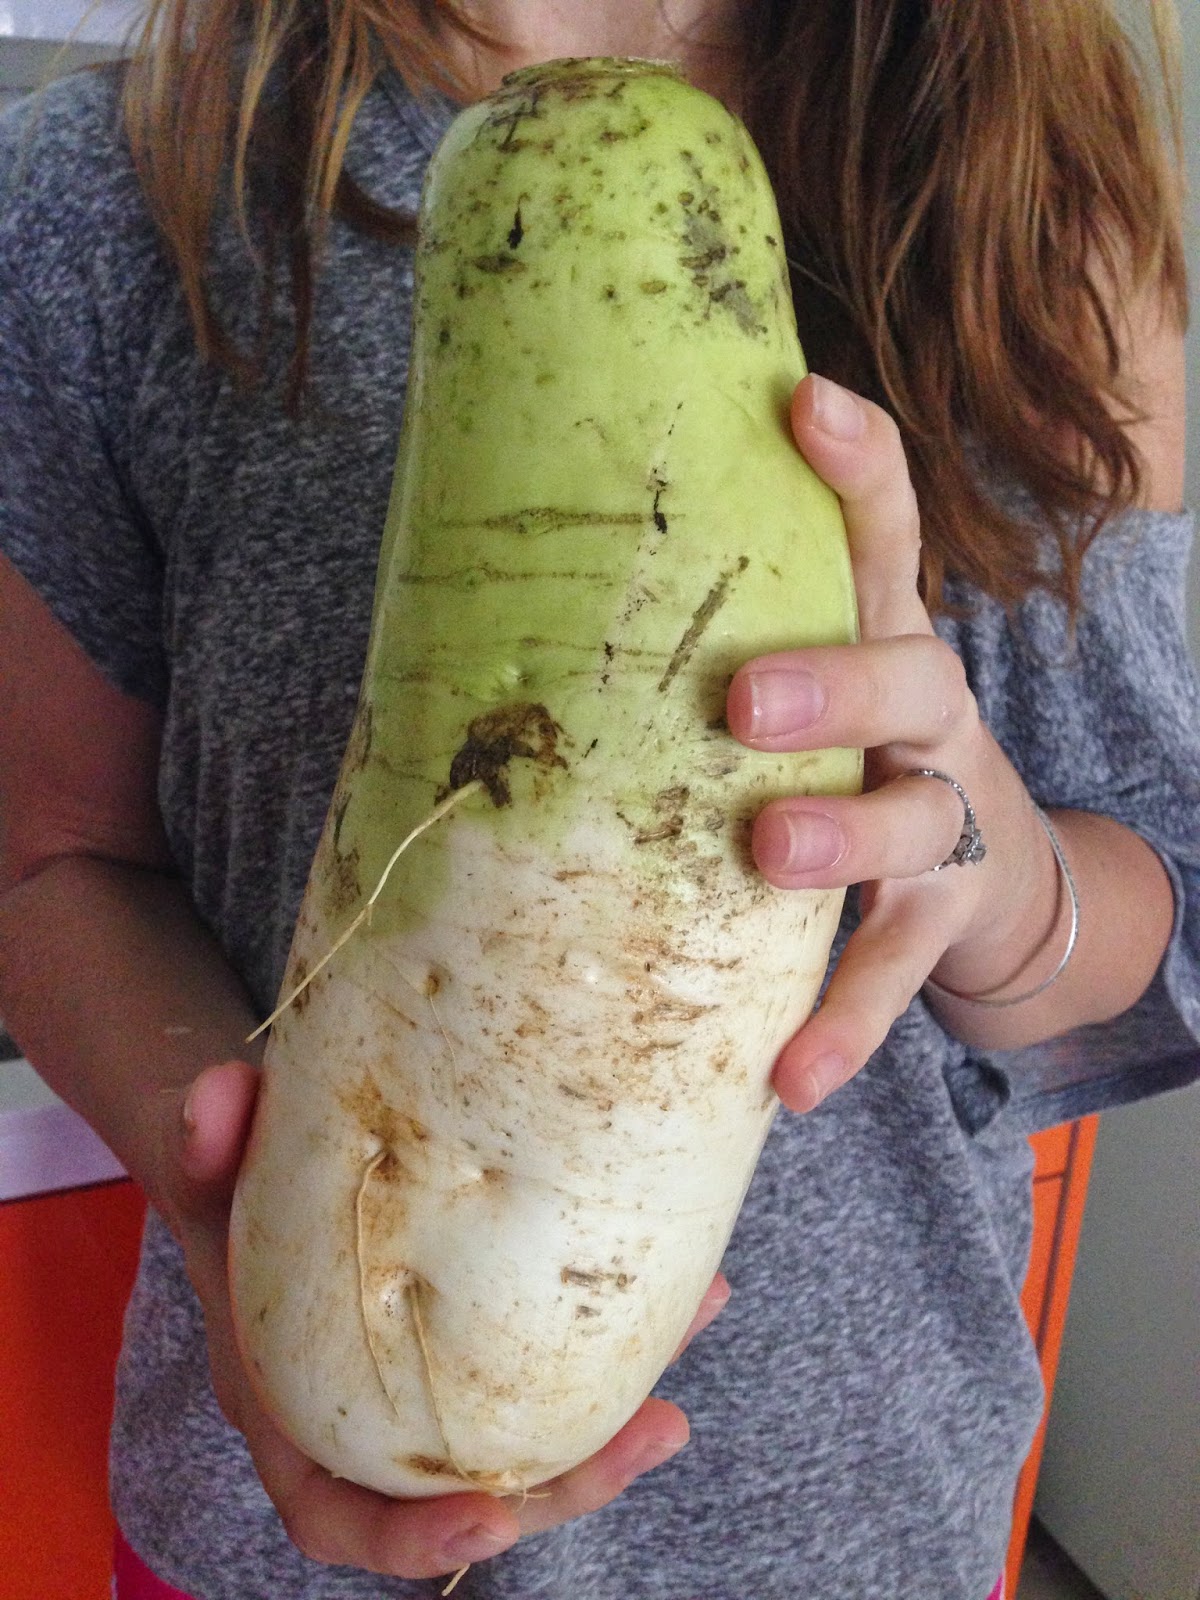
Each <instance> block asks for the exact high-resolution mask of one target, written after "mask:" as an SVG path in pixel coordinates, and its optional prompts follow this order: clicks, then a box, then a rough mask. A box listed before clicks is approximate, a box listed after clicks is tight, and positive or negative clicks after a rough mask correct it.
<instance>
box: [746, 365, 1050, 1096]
mask: <svg viewBox="0 0 1200 1600" xmlns="http://www.w3.org/2000/svg"><path fill="white" fill-rule="evenodd" d="M792 425H793V431H794V433H795V437H796V442H797V444H798V445H799V447H800V449H801V451H802V452H803V454H804V455H805V457H806V458H807V460H808V461H809V463H810V464H811V465H812V467H813V468H814V469H815V470H816V471H817V472H818V473H819V474H820V476H821V477H822V478H824V479H825V480H826V482H828V483H829V484H830V485H831V486H832V487H833V488H834V489H835V490H836V491H837V493H838V495H839V496H840V497H841V500H842V506H843V510H844V514H845V518H846V528H847V533H848V536H849V542H850V555H851V560H852V563H853V568H854V577H855V585H856V588H857V592H858V601H859V615H860V625H861V642H860V643H858V644H855V645H849V646H842V647H829V648H820V649H806V650H796V651H790V652H785V653H782V654H779V655H772V656H763V657H760V658H758V659H756V660H754V661H750V662H748V663H747V664H746V665H745V666H743V667H742V668H741V669H740V670H739V671H738V673H737V674H736V675H735V677H734V679H733V682H732V685H731V687H730V691H729V697H728V720H729V727H730V730H731V732H732V733H733V734H734V736H735V737H736V738H738V739H739V740H741V742H742V743H744V744H747V745H749V746H751V747H752V748H755V749H758V750H817V749H822V748H829V747H832V746H837V745H848V746H861V747H863V748H865V749H866V751H867V760H866V784H865V789H864V793H863V794H862V795H861V796H855V797H825V796H798V797H796V798H791V799H786V800H778V801H775V802H773V803H771V804H770V805H768V806H766V807H765V808H764V810H763V811H762V813H761V814H760V816H759V817H758V818H757V820H756V823H755V827H754V833H753V851H754V858H755V861H756V863H757V865H758V867H759V869H760V870H761V871H762V873H763V874H764V876H765V877H766V878H767V879H768V880H769V881H770V882H771V883H773V884H775V885H776V886H778V887H780V888H785V889H786V888H825V887H830V886H834V885H839V886H840V885H850V884H855V883H858V884H862V886H863V887H862V891H861V909H862V921H861V924H860V926H859V927H858V929H857V930H856V931H855V933H854V935H853V937H852V938H851V940H850V941H849V943H848V945H847V947H846V949H845V951H844V953H843V955H842V957H841V960H840V961H839V963H838V966H837V970H836V971H835V973H834V975H833V977H832V979H831V981H830V984H829V987H828V989H827V992H826V995H825V998H824V1000H823V1002H822V1004H821V1007H820V1009H819V1010H818V1011H817V1012H816V1013H815V1014H814V1016H813V1017H812V1018H811V1019H810V1021H809V1022H808V1023H807V1024H806V1026H805V1027H804V1028H803V1029H802V1030H801V1031H800V1032H799V1033H798V1034H797V1035H796V1036H795V1038H794V1039H793V1040H792V1041H791V1042H790V1043H789V1044H788V1045H787V1046H786V1047H785V1049H784V1051H783V1052H782V1055H781V1056H780V1059H779V1062H778V1064H777V1067H776V1071H775V1086H776V1089H777V1090H778V1093H779V1095H780V1098H781V1099H782V1100H783V1102H784V1103H785V1104H786V1105H788V1106H790V1107H792V1108H793V1109H795V1110H808V1109H811V1107H813V1106H815V1105H816V1104H817V1103H818V1102H819V1101H820V1100H821V1099H823V1098H824V1096H825V1095H827V1094H828V1093H829V1092H830V1091H831V1090H832V1089H834V1088H836V1087H837V1086H838V1085H839V1084H842V1083H844V1082H845V1081H846V1080H847V1079H848V1078H849V1077H851V1076H852V1075H853V1074H854V1073H855V1072H857V1071H858V1069H859V1068H860V1067H861V1066H863V1064H864V1063H865V1062H866V1060H867V1058H868V1057H869V1056H870V1055H871V1053H872V1052H873V1051H874V1050H875V1049H877V1048H878V1046H879V1045H880V1044H882V1042H883V1040H884V1037H885V1036H886V1034H887V1032H888V1030H889V1028H890V1027H891V1025H892V1023H893V1022H894V1021H895V1019H896V1018H897V1017H898V1016H900V1015H901V1013H902V1012H903V1011H904V1010H905V1008H906V1007H907V1006H908V1004H909V1002H910V1001H911V1000H912V998H913V996H914V995H915V994H916V993H917V991H918V990H919V989H920V988H921V986H922V985H923V984H924V983H925V982H926V980H927V979H928V978H929V977H930V976H931V975H933V976H934V978H935V980H936V981H937V982H938V983H940V984H943V985H945V986H947V987H948V988H950V989H952V990H954V991H956V992H958V993H959V994H966V995H971V996H977V995H980V994H983V993H987V994H989V995H991V994H996V995H1001V996H1002V995H1003V994H1004V993H1005V991H1007V990H1011V992H1012V993H1014V994H1015V993H1017V992H1019V991H1020V990H1021V989H1024V988H1026V987H1028V986H1029V985H1030V984H1031V983H1036V982H1037V981H1038V980H1039V978H1040V977H1041V976H1044V975H1045V973H1048V972H1050V971H1052V970H1053V968H1054V965H1055V962H1056V961H1057V959H1058V957H1059V956H1060V955H1061V953H1062V949H1063V948H1064V947H1065V943H1066V937H1067V929H1066V925H1065V923H1064V920H1063V919H1064V917H1065V916H1067V915H1068V913H1069V908H1068V907H1067V906H1065V905H1064V904H1062V903H1061V902H1062V898H1063V897H1061V896H1060V895H1059V886H1058V876H1057V865H1056V862H1055V860H1054V857H1053V854H1052V851H1051V848H1050V844H1049V840H1048V838H1047V836H1046V834H1045V831H1044V830H1043V828H1042V827H1041V825H1040V823H1039V821H1038V818H1037V815H1036V812H1035V810H1034V807H1033V804H1032V802H1031V800H1030V797H1029V795H1028V793H1027V792H1026V790H1025V787H1024V785H1023V784H1022V782H1021V780H1020V778H1019V777H1018V775H1017V773H1016V771H1015V770H1014V769H1013V767H1012V766H1011V764H1010V763H1009V761H1008V760H1007V758H1006V757H1005V756H1004V754H1003V752H1002V751H1001V750H1000V748H999V746H998V745H997V744H996V742H995V741H994V740H993V739H992V737H991V735H990V734H989V733H988V732H987V730H986V729H985V728H984V727H983V726H982V724H981V722H980V719H979V715H978V710H977V707H976V704H975V699H974V696H973V695H972V693H971V691H970V689H969V687H968V685H967V681H966V676H965V673H964V670H963V666H962V663H961V662H960V660H959V658H958V657H957V655H955V653H954V652H953V651H952V650H951V649H950V647H949V646H947V645H945V644H943V643H942V642H941V640H939V639H938V638H937V636H936V635H935V633H934V631H933V627H932V624H931V622H930V620H929V615H928V613H927V611H926V610H925V607H924V605H923V604H922V601H921V599H920V596H919V594H918V590H917V577H918V568H919V555H920V526H919V518H918V513H917V505H916V499H915V496H914V493H913V488H912V484H911V481H910V479H909V475H908V469H907V465H906V463H905V459H904V452H903V448H902V446H901V443H900V437H899V433H898V431H897V429H896V426H895V424H894V423H893V422H892V420H891V419H890V418H889V417H888V416H887V414H886V413H885V412H883V411H882V410H881V409H880V408H879V407H878V406H875V405H872V404H871V403H870V402H868V401H865V400H861V399H859V398H858V397H857V396H854V395H851V394H850V393H849V392H848V391H846V390H844V389H842V388H840V387H838V386H837V385H835V384H832V383H830V382H829V381H828V380H826V379H822V378H817V377H809V378H806V379H805V380H804V382H803V383H801V384H800V385H799V387H798V388H797V390H796V393H795V396H794V399H793V405H792ZM920 768H934V769H936V770H937V771H939V772H942V773H946V774H948V775H949V776H951V777H952V778H954V779H955V781H956V782H957V783H959V784H960V785H961V786H962V788H963V790H964V791H965V793H966V794H967V796H968V797H969V799H970V801H971V804H972V806H973V807H974V810H975V813H976V817H977V824H978V828H979V831H980V833H981V835H982V838H983V840H984V842H985V844H986V850H987V854H986V858H985V859H984V860H982V861H979V862H972V863H968V864H964V865H957V864H955V865H950V866H948V867H947V868H946V870H944V871H940V872H934V871H933V870H931V869H933V868H935V867H937V866H938V865H939V864H940V863H942V862H945V861H946V859H947V857H949V855H950V853H951V851H952V850H953V849H954V848H955V845H956V843H957V841H958V839H959V836H960V834H961V832H962V830H963V826H964V807H963V803H962V800H961V799H960V797H959V795H958V794H957V793H956V792H955V790H954V788H953V787H952V786H951V785H950V784H948V783H945V782H942V781H939V780H937V779H934V778H928V777H916V776H912V775H911V774H912V772H913V771H914V769H920ZM1060 932H1061V938H1059V934H1060Z"/></svg>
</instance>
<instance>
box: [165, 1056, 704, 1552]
mask: <svg viewBox="0 0 1200 1600" xmlns="http://www.w3.org/2000/svg"><path fill="white" fill-rule="evenodd" d="M257 1088H258V1074H257V1072H256V1071H255V1069H254V1068H253V1067H252V1066H250V1065H249V1064H248V1063H247V1062H244V1061H230V1062H225V1063H223V1064H222V1065H220V1066H214V1067H209V1068H208V1069H206V1070H205V1071H204V1072H202V1073H201V1074H200V1075H199V1077H198V1078H196V1080H195V1082H194V1083H193V1084H192V1086H191V1088H190V1090H189V1092H188V1095H187V1099H186V1101H185V1104H184V1113H183V1117H182V1119H181V1129H180V1136H179V1137H180V1150H179V1159H178V1171H179V1173H180V1179H179V1183H178V1192H177V1198H176V1203H175V1205H174V1206H173V1207H172V1208H171V1209H172V1215H171V1217H170V1218H169V1220H170V1222H171V1225H172V1227H173V1228H174V1230H175V1232H176V1234H177V1236H178V1237H179V1239H180V1240H181V1242H182V1244H183V1248H184V1252H185V1257H186V1260H187V1267H188V1273H189V1275H190V1277H191V1280H192V1283H193V1285H194V1287H195V1289H196V1292H197V1294H198V1295H199V1298H200V1302H201V1304H202V1306H203V1308H204V1316H205V1327H206V1332H207V1335H208V1346H209V1359H210V1363H211V1367H212V1376H213V1386H214V1389H215V1391H216V1395H217V1399H218V1400H219V1402H220V1405H221V1409H222V1411H223V1412H224V1413H225V1415H226V1417H227V1418H228V1419H229V1421H230V1422H231V1423H232V1424H233V1425H234V1427H236V1428H237V1429H238V1430H239V1431H240V1432H241V1433H242V1434H243V1435H244V1436H245V1438H246V1441H247V1444H248V1446H249V1449H250V1454H251V1457H252V1458H253V1461H254V1465H255V1468H256V1470H257V1471H258V1474H259V1476H260V1477H261V1479H262V1482H263V1485H264V1487H265V1488H266V1491H267V1493H268V1495H269V1496H270V1497H271V1500H272V1501H273V1502H274V1504H275V1506H276V1508H277V1510H278V1511H279V1514H280V1516H281V1518H282V1520H283V1523H284V1526H285V1528H286V1529H287V1532H288V1535H289V1537H290V1538H291V1539H292V1540H293V1542H294V1543H295V1544H296V1545H297V1546H298V1547H299V1548H300V1549H301V1550H302V1551H304V1553H305V1554H306V1555H308V1556H310V1557H311V1558H312V1559H314V1560H317V1561H325V1562H331V1563H338V1564H345V1565H348V1566H355V1567H360V1568H364V1569H366V1570H367V1571H370V1572H378V1573H386V1574H389V1575H391V1576H396V1577H405V1578H429V1577H435V1576H437V1575H439V1574H443V1573H449V1572H454V1571H455V1570H457V1569H458V1568H460V1567H464V1566H466V1565H467V1564H468V1563H471V1562H476V1561H483V1560H485V1559H486V1558H487V1557H489V1556H494V1555H496V1554H498V1553H499V1552H500V1551H501V1550H503V1549H505V1548H507V1547H508V1546H509V1545H511V1544H513V1543H514V1542H515V1541H516V1540H517V1539H518V1538H519V1537H520V1536H521V1535H522V1534H525V1533H533V1532H540V1531H541V1530H543V1529H546V1528H550V1527H553V1526H555V1525H556V1524H557V1523H560V1522H565V1521H568V1520H569V1519H570V1518H572V1517H577V1516H580V1515H582V1514H583V1513H584V1512H587V1511H593V1510H596V1509H598V1508H599V1507H600V1506H602V1505H605V1504H607V1502H608V1501H610V1500H612V1499H614V1498H615V1497H616V1496H617V1495H618V1494H620V1493H621V1491H622V1490H623V1489H625V1488H626V1487H627V1486H628V1484H630V1483H631V1482H632V1481H633V1479H634V1478H636V1477H638V1476H639V1475H640V1474H641V1473H643V1472H648V1471H649V1470H650V1469H651V1468H652V1467H656V1466H658V1465H660V1464H661V1463H662V1462H664V1461H666V1460H667V1459H668V1458H669V1457H671V1456H673V1455H674V1454H675V1453H676V1451H678V1450H679V1449H681V1448H682V1446H683V1445H684V1444H686V1443H687V1438H688V1429H687V1422H686V1420H685V1418H684V1416H683V1414H682V1412H680V1411H679V1410H678V1409H677V1408H676V1407H675V1406H673V1405H670V1404H668V1403H667V1402H666V1401H664V1400H656V1399H651V1400H647V1401H646V1402H645V1404H644V1405H643V1406H642V1408H641V1409H640V1410H639V1411H638V1413H637V1414H636V1416H634V1417H633V1418H632V1419H631V1420H630V1421H629V1422H628V1423H626V1425H625V1427H624V1428H622V1429H621V1431H620V1432H619V1433H618V1434H617V1435H616V1437H615V1438H614V1439H612V1440H610V1442H609V1443H608V1444H607V1445H606V1446H605V1447H604V1449H603V1450H601V1451H600V1452H599V1453H598V1454H597V1455H595V1456H593V1457H592V1459H591V1460H590V1461H587V1462H585V1463H584V1464H583V1465H582V1466H579V1467H576V1468H574V1470H572V1471H571V1472H568V1473H565V1474H564V1475H563V1476H562V1477H560V1478H557V1479H555V1480H554V1482H552V1483H550V1484H547V1485H543V1487H542V1488H541V1489H539V1490H537V1491H535V1493H533V1494H532V1495H530V1496H529V1497H528V1498H527V1499H526V1500H525V1501H524V1503H522V1502H521V1501H520V1500H518V1499H497V1498H494V1497H492V1496H490V1495H487V1494H478V1493H466V1494H457V1495H444V1496H441V1497H439V1498H436V1499H429V1500H395V1499H390V1498H389V1497H387V1496H386V1495H382V1494H377V1493H375V1492H374V1491H373V1490H370V1489H364V1488H361V1487H359V1486H358V1485H357V1484H353V1483H350V1482H348V1481H347V1480H345V1479H338V1478H334V1477H333V1476H332V1475H331V1474H330V1473H329V1472H327V1471H326V1470H325V1468H324V1467H321V1466H319V1465H318V1464H317V1463H316V1462H315V1461H312V1460H310V1459H309V1458H308V1457H307V1456H305V1455H304V1454H303V1453H302V1452H301V1451H300V1450H298V1449H297V1448H296V1447H295V1446H294V1445H293V1444H292V1443H291V1442H290V1440H288V1439H287V1438H286V1437H285V1436H284V1435H283V1434H282V1433H281V1432H280V1431H279V1429H278V1428H277V1427H276V1426H275V1425H274V1423H273V1422H272V1420H271V1418H270V1417H269V1416H268V1415H267V1413H266V1412H265V1411H264V1410H263V1408H262V1407H261V1405H260V1404H259V1403H258V1400H257V1399H256V1397H255V1395H254V1392H253V1390H252V1388H251V1386H250V1383H249V1380H248V1378H247V1375H246V1372H245V1369H244V1367H243V1365H242V1361H241V1358H240V1356H239V1353H238V1348H237V1344H236V1340H235V1337H234V1332H233V1320H232V1313H231V1307H230V1300H229V1289H228V1278H227V1241H228V1225H229V1208H230V1203H231V1201H232V1198H233V1186H234V1181H235V1178H236V1175H237V1171H238V1168H239V1166H240V1164H241V1158H242V1152H243V1150H244V1148H245V1142H246V1138H247V1135H248V1133H249V1128H250V1119H251V1115H252V1112H253V1109H254V1100H255V1096H256V1094H257ZM728 1294H729V1291H728V1286H727V1285H726V1284H725V1282H724V1279H722V1278H720V1277H718V1278H717V1279H716V1280H715V1281H714V1283H713V1286H712V1288H711V1289H710V1290H709V1292H708V1294H707V1295H706V1296H705V1299H704V1301H703V1303H702V1305H701V1307H700V1309H699V1311H698V1312H697V1315H696V1319H695V1321H694V1322H693V1324H692V1326H691V1328H690V1329H689V1331H688V1336H687V1337H688V1339H690V1338H691V1337H692V1336H693V1335H694V1334H695V1333H697V1332H698V1331H699V1330H700V1329H701V1328H703V1327H705V1326H706V1325H707V1324H708V1323H709V1322H711V1321H712V1320H713V1318H714V1317H715V1316H716V1315H717V1314H718V1312H719V1311H720V1310H721V1308H722V1306H723V1305H724V1304H725V1301H726V1300H727V1299H728ZM684 1343H685V1344H686V1343H687V1340H686V1339H685V1341H684ZM681 1348H682V1347H681Z"/></svg>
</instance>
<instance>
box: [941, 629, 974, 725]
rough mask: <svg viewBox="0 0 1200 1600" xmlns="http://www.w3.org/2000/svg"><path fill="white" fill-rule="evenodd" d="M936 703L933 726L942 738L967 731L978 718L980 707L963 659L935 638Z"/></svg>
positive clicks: (951, 648)
mask: <svg viewBox="0 0 1200 1600" xmlns="http://www.w3.org/2000/svg"><path fill="white" fill-rule="evenodd" d="M930 643H931V647H932V649H933V652H934V662H935V676H934V682H935V684H936V691H937V700H936V705H935V724H936V727H937V729H938V731H939V732H940V733H941V734H942V735H947V734H950V733H952V732H958V731H960V730H962V729H964V728H968V727H970V726H971V725H973V723H974V722H977V721H978V719H979V707H978V704H977V702H976V700H975V695H974V693H973V692H972V689H971V685H970V683H969V682H968V679H967V669H966V666H965V664H964V663H963V660H962V657H961V656H960V655H959V654H958V652H957V651H956V650H955V649H954V648H953V646H951V645H948V644H947V643H946V642H945V640H943V639H939V638H936V637H934V638H933V639H932V640H931V641H930Z"/></svg>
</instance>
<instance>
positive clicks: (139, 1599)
mask: <svg viewBox="0 0 1200 1600" xmlns="http://www.w3.org/2000/svg"><path fill="white" fill-rule="evenodd" d="M113 1600H189V1597H188V1596H187V1595H186V1594H184V1592H183V1590H182V1589H172V1587H171V1585H170V1584H169V1583H164V1582H163V1581H162V1579H161V1578H156V1577H155V1576H154V1574H153V1573H152V1572H151V1571H150V1568H149V1567H148V1566H147V1565H146V1563H145V1562H144V1561H142V1560H140V1559H139V1558H138V1557H137V1556H135V1555H134V1553H133V1551H132V1550H131V1549H130V1548H129V1545H128V1544H127V1543H126V1542H125V1537H124V1535H123V1534H122V1532H121V1530H120V1528H118V1529H117V1537H116V1541H115V1543H114V1545H113Z"/></svg>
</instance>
